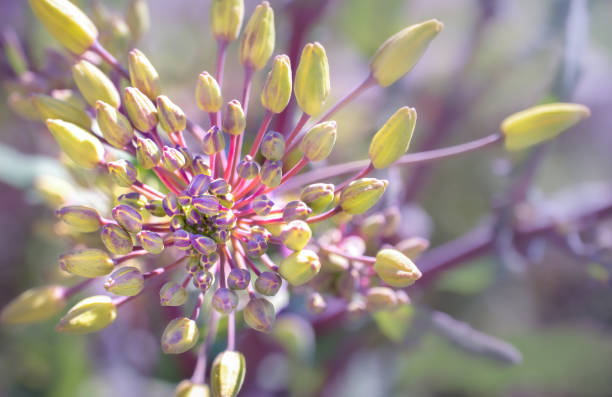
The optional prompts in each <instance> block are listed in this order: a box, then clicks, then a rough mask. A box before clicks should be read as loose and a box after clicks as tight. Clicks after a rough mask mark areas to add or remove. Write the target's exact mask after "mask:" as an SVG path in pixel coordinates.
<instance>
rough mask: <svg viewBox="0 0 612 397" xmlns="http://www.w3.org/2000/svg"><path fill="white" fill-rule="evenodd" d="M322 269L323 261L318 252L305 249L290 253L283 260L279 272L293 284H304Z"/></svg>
mask: <svg viewBox="0 0 612 397" xmlns="http://www.w3.org/2000/svg"><path fill="white" fill-rule="evenodd" d="M319 270H321V262H320V261H319V257H318V256H317V254H316V253H314V252H313V251H311V250H307V249H303V250H300V251H296V252H294V253H293V254H291V255H289V256H288V257H286V258H285V259H283V261H282V262H281V264H280V266H279V267H278V272H279V273H280V275H281V276H283V278H284V279H285V280H287V281H288V282H289V284H291V285H302V284H305V283H307V282H309V281H310V280H312V278H313V277H314V276H316V275H317V274H318V273H319Z"/></svg>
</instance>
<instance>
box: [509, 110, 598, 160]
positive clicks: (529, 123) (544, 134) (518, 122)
mask: <svg viewBox="0 0 612 397" xmlns="http://www.w3.org/2000/svg"><path fill="white" fill-rule="evenodd" d="M590 115H591V111H590V110H589V108H587V107H586V106H584V105H579V104H576V103H548V104H545V105H539V106H534V107H531V108H529V109H526V110H523V111H521V112H518V113H515V114H513V115H511V116H508V117H506V118H505V119H504V121H503V122H502V124H501V127H500V128H501V130H502V132H503V133H504V136H505V138H506V139H505V145H506V149H508V150H520V149H524V148H527V147H530V146H534V145H537V144H539V143H541V142H545V141H547V140H549V139H552V138H554V137H556V136H557V135H559V134H561V133H562V132H563V131H565V130H567V129H568V128H570V127H572V126H573V125H574V124H576V123H578V122H579V121H580V120H582V119H584V118H587V117H589V116H590Z"/></svg>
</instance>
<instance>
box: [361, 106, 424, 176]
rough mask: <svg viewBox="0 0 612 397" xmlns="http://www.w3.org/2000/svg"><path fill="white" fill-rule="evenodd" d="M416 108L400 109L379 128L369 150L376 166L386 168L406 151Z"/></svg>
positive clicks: (415, 117) (412, 129)
mask: <svg viewBox="0 0 612 397" xmlns="http://www.w3.org/2000/svg"><path fill="white" fill-rule="evenodd" d="M416 119H417V114H416V110H414V109H413V108H409V107H407V106H404V107H402V108H400V109H398V110H397V111H396V112H395V113H394V114H393V115H392V116H391V117H390V118H389V119H388V120H387V121H386V122H385V124H384V125H383V126H382V127H381V128H380V129H379V130H378V132H377V133H376V134H375V135H374V138H372V142H371V143H370V150H369V152H368V154H369V156H370V161H372V165H374V168H376V169H381V168H386V167H388V166H390V165H391V164H393V163H394V162H396V161H397V160H398V159H399V158H400V157H402V156H403V155H404V153H406V151H407V150H408V146H409V145H410V140H411V139H412V133H413V131H414V126H415V124H416Z"/></svg>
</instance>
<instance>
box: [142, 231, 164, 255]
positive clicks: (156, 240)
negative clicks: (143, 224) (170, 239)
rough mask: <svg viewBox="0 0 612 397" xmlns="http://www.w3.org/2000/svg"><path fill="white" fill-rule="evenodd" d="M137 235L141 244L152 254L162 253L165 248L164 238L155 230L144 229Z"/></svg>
mask: <svg viewBox="0 0 612 397" xmlns="http://www.w3.org/2000/svg"><path fill="white" fill-rule="evenodd" d="M137 237H138V242H139V243H140V246H141V247H142V248H143V249H144V250H145V251H147V252H148V253H150V254H154V255H157V254H161V253H162V251H163V250H164V239H163V238H162V237H161V236H160V235H159V234H157V233H155V232H152V231H149V230H142V231H141V232H140V233H138V236H137Z"/></svg>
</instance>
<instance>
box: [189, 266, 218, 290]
mask: <svg viewBox="0 0 612 397" xmlns="http://www.w3.org/2000/svg"><path fill="white" fill-rule="evenodd" d="M214 282H215V276H214V275H213V274H212V273H211V272H209V271H208V270H200V271H199V272H197V273H196V274H194V275H193V285H194V286H195V287H196V288H198V289H200V290H202V291H208V289H209V288H210V287H211V286H212V285H213V283H214Z"/></svg>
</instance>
